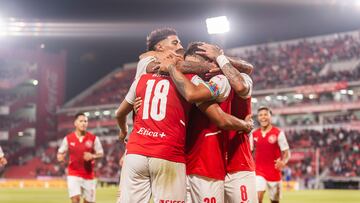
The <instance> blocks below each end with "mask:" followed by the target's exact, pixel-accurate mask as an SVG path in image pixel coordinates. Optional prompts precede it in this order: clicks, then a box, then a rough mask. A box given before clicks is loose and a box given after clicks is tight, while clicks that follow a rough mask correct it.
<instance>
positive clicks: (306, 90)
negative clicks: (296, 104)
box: [295, 81, 348, 94]
mask: <svg viewBox="0 0 360 203" xmlns="http://www.w3.org/2000/svg"><path fill="white" fill-rule="evenodd" d="M347 87H348V82H346V81H345V82H331V83H323V84H317V85H304V86H300V87H295V91H296V92H297V93H302V94H311V93H320V92H334V91H338V90H341V89H346V88H347Z"/></svg>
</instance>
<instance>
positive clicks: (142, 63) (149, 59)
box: [135, 56, 156, 79]
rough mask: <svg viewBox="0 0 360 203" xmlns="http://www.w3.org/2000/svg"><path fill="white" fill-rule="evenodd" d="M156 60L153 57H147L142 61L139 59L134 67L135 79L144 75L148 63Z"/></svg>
mask: <svg viewBox="0 0 360 203" xmlns="http://www.w3.org/2000/svg"><path fill="white" fill-rule="evenodd" d="M155 60H156V58H155V57H153V56H148V57H145V58H143V59H141V60H140V61H139V62H138V64H137V67H136V74H135V79H137V78H139V77H140V76H141V75H143V74H145V73H146V67H147V66H148V65H149V63H151V62H153V61H155Z"/></svg>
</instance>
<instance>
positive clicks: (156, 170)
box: [149, 158, 186, 202]
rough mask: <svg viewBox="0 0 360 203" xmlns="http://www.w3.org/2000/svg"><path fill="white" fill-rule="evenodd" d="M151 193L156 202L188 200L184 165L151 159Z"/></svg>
mask: <svg viewBox="0 0 360 203" xmlns="http://www.w3.org/2000/svg"><path fill="white" fill-rule="evenodd" d="M149 168H150V177H151V191H152V195H153V198H154V202H162V201H164V202H168V201H167V200H169V201H177V202H185V199H186V178H185V176H186V174H185V173H186V171H185V164H184V163H177V162H172V161H167V160H164V159H158V158H150V160H149Z"/></svg>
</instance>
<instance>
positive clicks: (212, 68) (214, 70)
mask: <svg viewBox="0 0 360 203" xmlns="http://www.w3.org/2000/svg"><path fill="white" fill-rule="evenodd" d="M208 64H209V72H208V73H206V74H205V80H209V79H211V78H212V77H214V76H217V75H220V74H222V72H221V69H220V68H219V66H218V65H217V64H216V63H214V62H211V63H208Z"/></svg>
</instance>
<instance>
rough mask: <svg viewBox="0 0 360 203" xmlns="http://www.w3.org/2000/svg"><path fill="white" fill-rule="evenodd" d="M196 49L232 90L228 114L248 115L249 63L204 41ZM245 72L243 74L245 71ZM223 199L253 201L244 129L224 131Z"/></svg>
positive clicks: (252, 174) (234, 202)
mask: <svg viewBox="0 0 360 203" xmlns="http://www.w3.org/2000/svg"><path fill="white" fill-rule="evenodd" d="M200 48H201V49H202V50H203V51H198V52H197V53H198V54H202V55H204V56H206V57H208V58H209V59H211V60H214V61H217V63H218V64H219V66H220V68H221V71H222V73H223V74H224V75H225V76H226V77H227V78H228V80H229V82H230V84H231V87H232V88H233V89H234V92H235V94H234V96H233V98H232V101H231V114H232V115H234V116H236V117H237V118H240V119H245V118H246V117H247V116H249V115H251V92H252V86H253V82H252V80H251V78H250V77H249V76H248V74H250V73H251V72H252V69H253V67H252V65H251V64H249V63H247V62H246V61H243V60H235V59H232V58H230V57H225V56H224V55H223V52H222V51H221V50H220V48H219V47H216V46H214V45H210V44H204V45H202V46H201V47H200ZM245 73H247V74H245ZM225 149H226V155H225V156H226V172H227V174H226V177H225V186H224V187H225V202H226V203H238V202H249V203H257V202H258V198H257V194H256V185H255V181H256V179H255V165H254V160H253V158H252V155H251V150H250V142H249V136H248V132H244V131H240V132H239V131H228V132H227V138H226V145H225Z"/></svg>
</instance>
